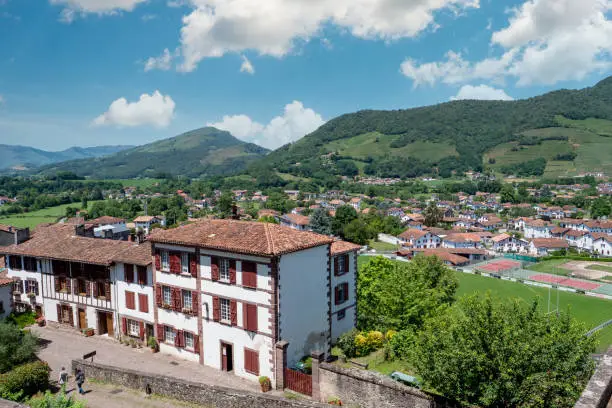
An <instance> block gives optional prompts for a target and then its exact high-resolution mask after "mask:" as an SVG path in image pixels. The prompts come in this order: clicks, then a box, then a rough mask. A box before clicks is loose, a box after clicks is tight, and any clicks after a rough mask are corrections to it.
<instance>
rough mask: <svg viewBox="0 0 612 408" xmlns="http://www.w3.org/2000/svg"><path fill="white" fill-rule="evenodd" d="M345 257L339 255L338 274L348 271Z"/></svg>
mask: <svg viewBox="0 0 612 408" xmlns="http://www.w3.org/2000/svg"><path fill="white" fill-rule="evenodd" d="M344 261H345V258H344V256H339V257H338V274H340V275H341V274H343V273H344V272H346V269H345V268H346V265H345V263H344Z"/></svg>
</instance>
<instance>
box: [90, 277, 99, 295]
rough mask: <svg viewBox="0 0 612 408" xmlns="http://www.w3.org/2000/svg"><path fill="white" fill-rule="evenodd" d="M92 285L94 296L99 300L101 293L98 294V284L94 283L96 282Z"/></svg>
mask: <svg viewBox="0 0 612 408" xmlns="http://www.w3.org/2000/svg"><path fill="white" fill-rule="evenodd" d="M92 284H93V295H94V297H96V298H97V297H98V296H99V293H98V282H97V281H94V282H92Z"/></svg>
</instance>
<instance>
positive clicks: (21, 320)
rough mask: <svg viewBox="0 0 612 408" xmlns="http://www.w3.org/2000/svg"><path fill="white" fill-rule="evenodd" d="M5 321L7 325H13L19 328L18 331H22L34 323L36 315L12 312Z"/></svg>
mask: <svg viewBox="0 0 612 408" xmlns="http://www.w3.org/2000/svg"><path fill="white" fill-rule="evenodd" d="M6 321H7V322H9V323H14V324H16V325H17V326H19V328H20V329H23V328H24V327H27V326H32V325H33V324H34V323H36V313H34V312H24V313H15V312H12V313H11V314H10V315H8V317H7V318H6Z"/></svg>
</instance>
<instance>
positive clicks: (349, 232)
mask: <svg viewBox="0 0 612 408" xmlns="http://www.w3.org/2000/svg"><path fill="white" fill-rule="evenodd" d="M376 235H377V234H376V231H374V230H373V229H372V228H371V227H370V226H369V225H368V224H367V223H366V222H365V221H364V220H363V219H361V218H356V219H354V220H353V221H351V222H349V223H348V225H346V226H345V227H344V228H343V229H342V237H343V238H344V239H346V240H347V241H350V242H354V243H355V244H359V245H365V244H367V243H368V241H370V240H371V239H373V238H376Z"/></svg>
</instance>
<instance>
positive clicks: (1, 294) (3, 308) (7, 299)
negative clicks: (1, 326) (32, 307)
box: [0, 278, 13, 320]
mask: <svg viewBox="0 0 612 408" xmlns="http://www.w3.org/2000/svg"><path fill="white" fill-rule="evenodd" d="M12 291H13V280H12V279H10V278H0V320H2V319H4V318H5V317H7V316H8V315H9V314H11V311H12V304H13V301H12V299H11V295H12Z"/></svg>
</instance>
